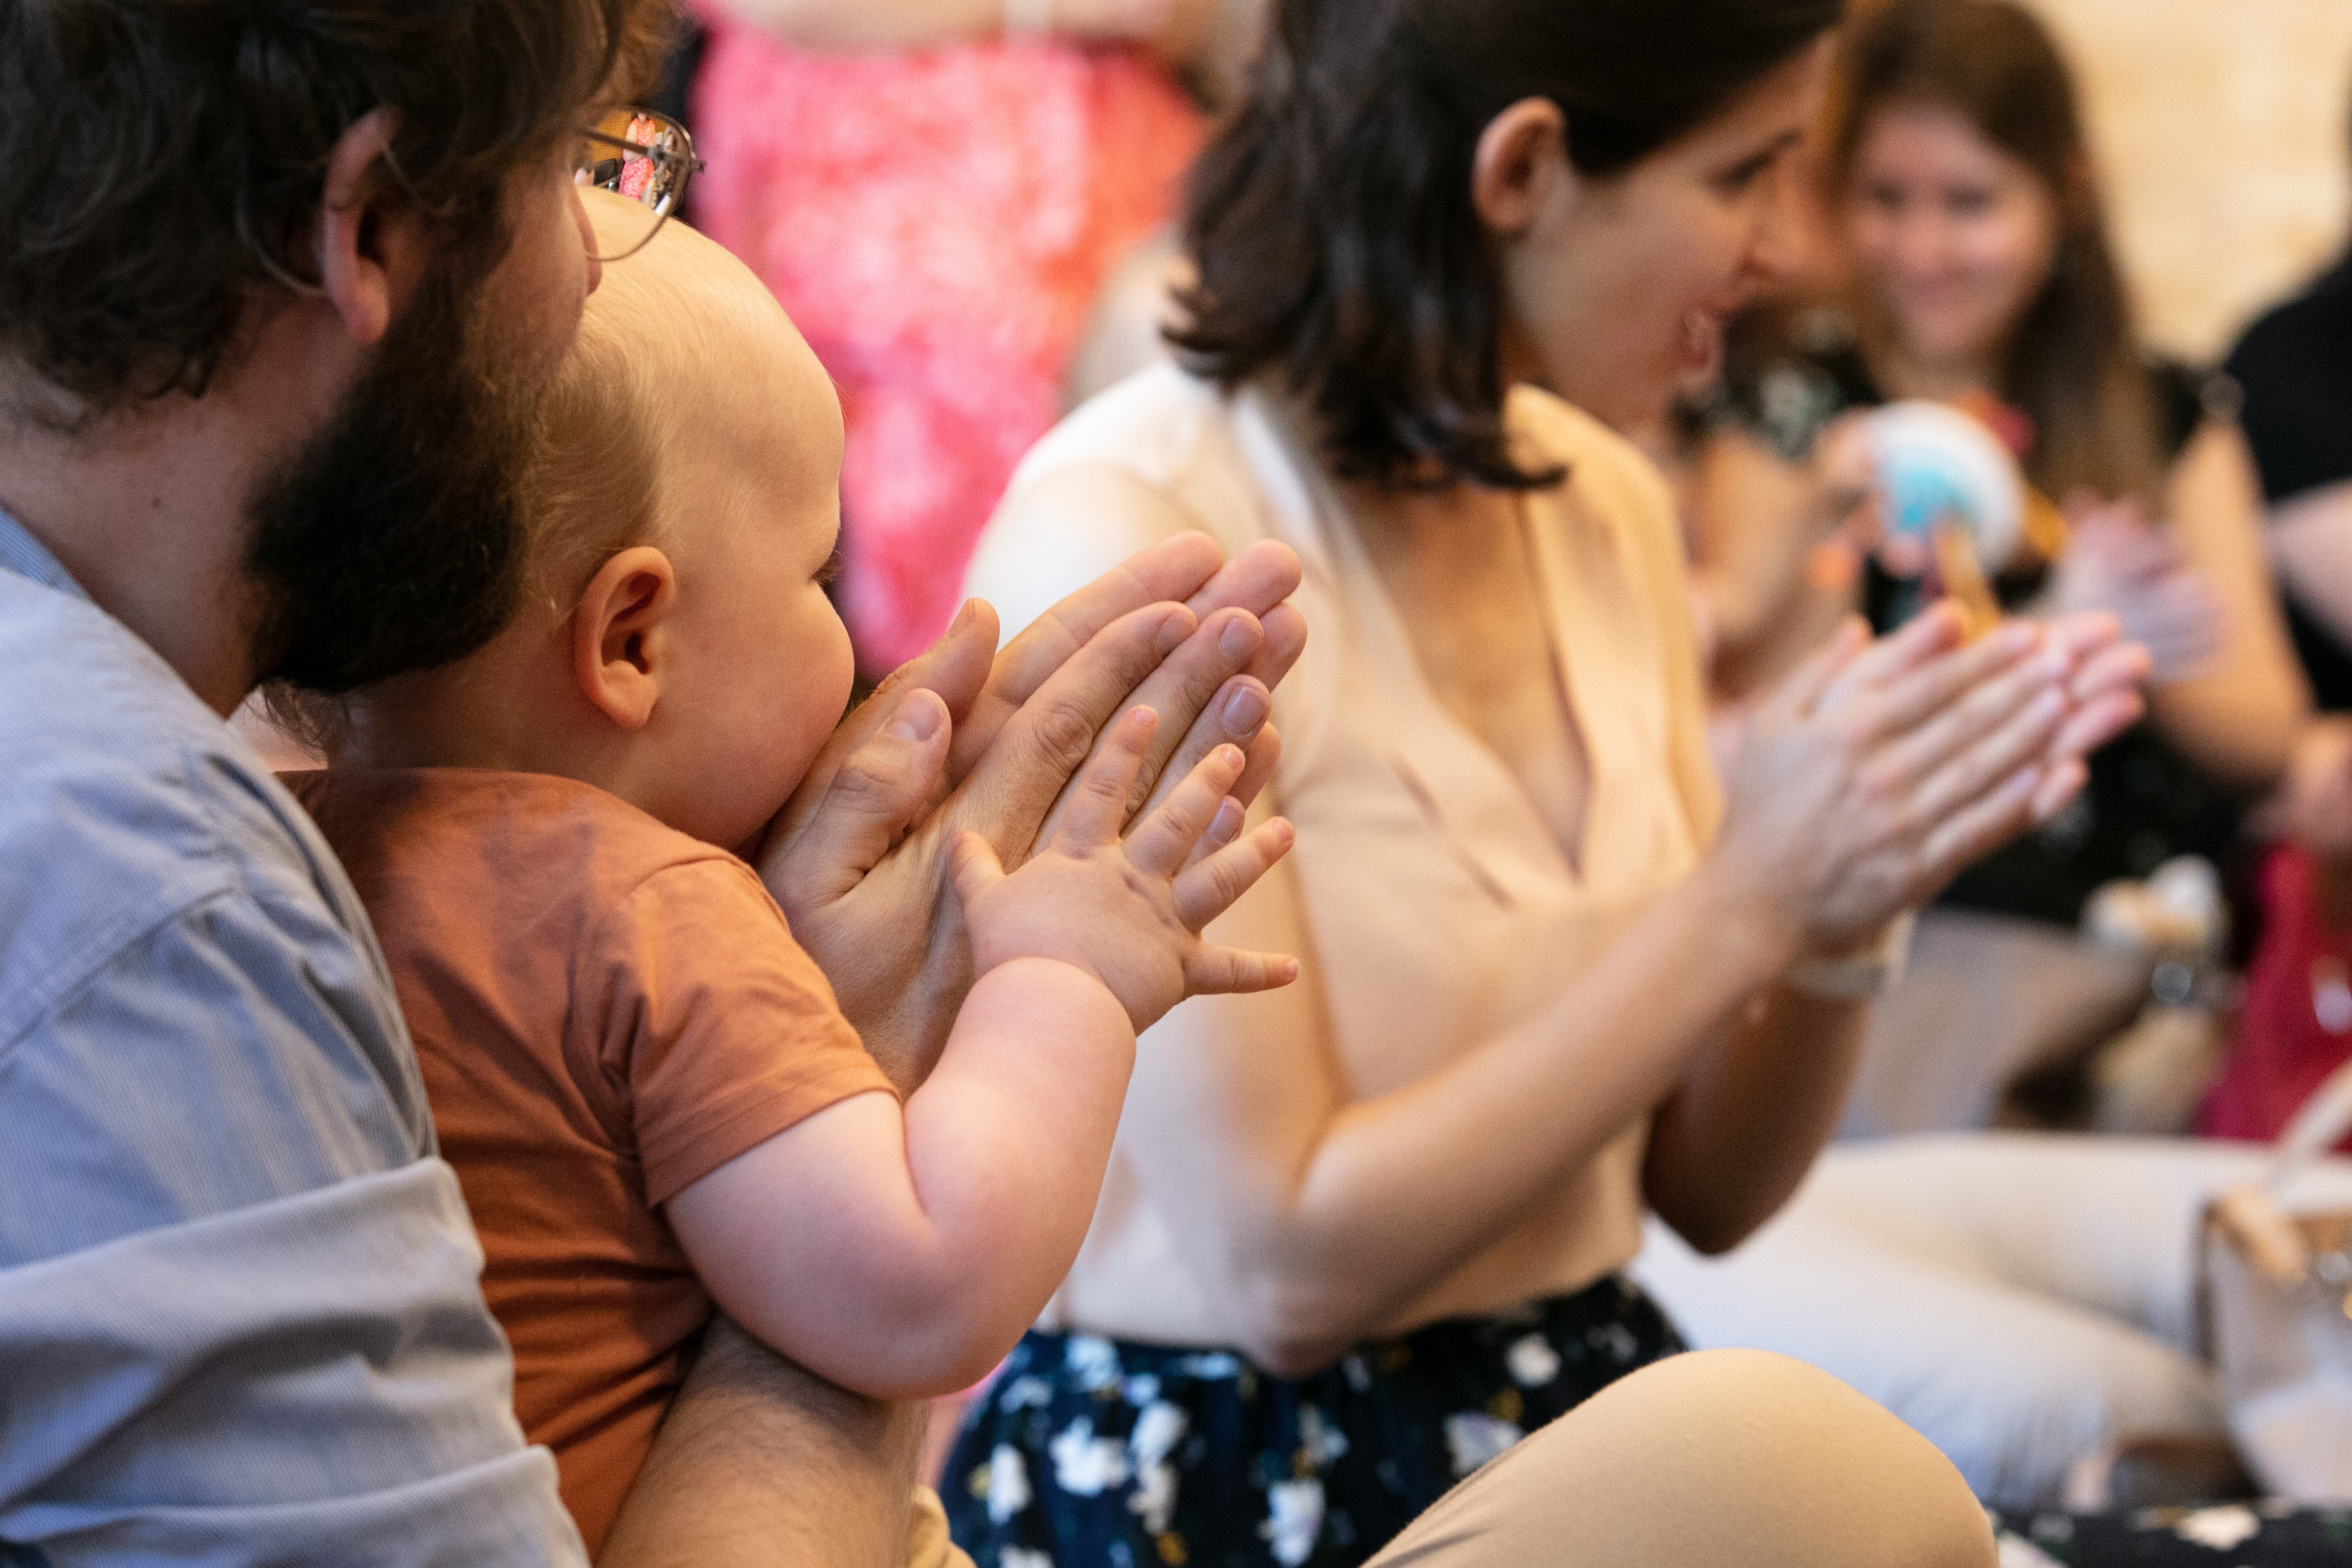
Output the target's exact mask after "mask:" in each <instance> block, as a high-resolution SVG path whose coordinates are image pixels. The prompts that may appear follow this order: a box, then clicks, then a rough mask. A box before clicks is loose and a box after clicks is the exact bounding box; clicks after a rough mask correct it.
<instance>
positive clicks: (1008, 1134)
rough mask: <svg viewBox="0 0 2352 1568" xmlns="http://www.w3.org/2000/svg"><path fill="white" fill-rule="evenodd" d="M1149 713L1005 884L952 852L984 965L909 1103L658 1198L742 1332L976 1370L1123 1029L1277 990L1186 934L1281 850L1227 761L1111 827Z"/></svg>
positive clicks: (1045, 1276)
mask: <svg viewBox="0 0 2352 1568" xmlns="http://www.w3.org/2000/svg"><path fill="white" fill-rule="evenodd" d="M1154 722H1155V721H1154V720H1153V719H1152V716H1151V714H1150V710H1145V709H1139V710H1135V711H1134V712H1132V713H1130V714H1129V716H1128V717H1127V718H1126V719H1124V720H1122V721H1120V723H1119V725H1118V728H1117V733H1116V736H1115V739H1114V743H1113V744H1112V745H1110V746H1109V747H1108V748H1106V750H1105V752H1104V753H1103V754H1102V756H1101V757H1099V758H1098V759H1097V761H1096V763H1094V764H1093V765H1092V766H1091V767H1090V768H1089V770H1088V773H1087V779H1086V784H1085V787H1084V789H1083V790H1082V792H1081V794H1082V795H1083V797H1084V798H1083V799H1082V800H1081V801H1080V802H1078V803H1076V804H1075V805H1074V806H1073V808H1072V809H1071V810H1070V812H1069V813H1068V815H1067V816H1066V820H1065V822H1064V825H1063V827H1062V829H1061V831H1060V833H1059V834H1058V835H1057V837H1055V842H1054V843H1053V845H1052V846H1051V847H1048V848H1046V849H1045V851H1044V852H1042V853H1040V854H1039V855H1037V856H1036V857H1035V858H1033V859H1032V860H1030V861H1029V862H1028V863H1027V864H1025V865H1024V866H1023V867H1022V868H1021V869H1020V870H1018V871H1016V872H1014V873H1013V874H1012V875H1011V876H1007V875H1005V873H1004V872H1003V868H1001V867H999V866H998V865H997V863H996V859H995V857H994V855H993V853H992V852H991V851H990V850H989V848H988V847H987V846H986V845H985V843H984V842H982V840H980V839H978V838H977V837H972V836H967V837H966V838H965V840H964V841H963V843H962V844H961V846H960V847H959V849H958V854H957V861H956V886H957V890H958V892H959V894H960V895H961V897H962V899H963V902H964V906H965V917H966V921H967V923H968V925H969V926H970V928H971V932H972V942H973V948H974V954H975V958H976V961H977V967H978V970H979V972H980V975H981V978H980V980H979V983H978V984H975V985H974V986H973V987H972V990H971V995H970V996H969V997H968V998H967V999H966V1001H965V1003H964V1005H963V1008H962V1011H961V1013H959V1014H958V1015H957V1017H956V1023H955V1027H954V1029H953V1031H952V1032H951V1033H950V1036H949V1037H948V1044H947V1047H946V1049H945V1051H944V1052H943V1053H942V1054H941V1056H940V1065H939V1067H938V1068H937V1070H935V1071H934V1072H933V1073H932V1075H931V1077H930V1079H929V1081H928V1082H926V1083H925V1084H924V1085H923V1087H922V1088H921V1089H918V1090H917V1091H916V1092H915V1094H914V1095H913V1096H912V1097H911V1098H910V1099H909V1100H908V1101H907V1103H906V1106H905V1108H904V1110H901V1109H900V1107H899V1105H898V1102H897V1101H896V1100H892V1099H890V1098H889V1097H887V1096H885V1095H879V1094H868V1095H861V1096H859V1097H857V1098H856V1099H853V1100H845V1101H843V1102H842V1103H841V1104H838V1105H835V1106H834V1107H832V1108H831V1109H829V1110H824V1111H821V1112H819V1113H818V1114H817V1115H815V1116H812V1117H810V1118H809V1119H807V1120H806V1121H802V1122H800V1123H799V1124H797V1125H796V1126H794V1127H793V1128H791V1129H789V1130H788V1131H784V1132H782V1133H781V1134H779V1135H778V1136H776V1137H774V1138H772V1139H770V1140H769V1141H768V1142H765V1143H762V1144H761V1145H760V1146H759V1147H758V1148H756V1149H753V1150H752V1151H751V1152H749V1153H747V1154H744V1155H743V1156H741V1157H740V1159H737V1160H734V1161H732V1162H730V1163H728V1164H726V1165H724V1166H721V1167H720V1168H719V1170H717V1171H714V1172H712V1173H710V1174H709V1175H708V1176H706V1177H704V1178H703V1179H702V1180H701V1181H699V1182H697V1183H695V1184H693V1185H692V1186H689V1187H688V1188H687V1189H686V1190H685V1191H683V1192H681V1193H680V1194H678V1195H677V1197H676V1198H674V1199H673V1200H671V1202H670V1204H669V1206H668V1213H669V1218H670V1222H671V1224H672V1225H673V1226H675V1227H676V1229H677V1235H678V1237H679V1240H680V1241H681V1242H682V1243H683V1244H684V1246H685V1247H686V1250H687V1254H688V1257H689V1258H691V1259H692V1260H693V1262H694V1266H695V1268H696V1270H697V1272H698V1273H699V1274H700V1275H701V1276H702V1279H703V1280H704V1282H705V1283H706V1284H707V1285H708V1286H709V1289H710V1291H711V1294H712V1295H713V1297H715V1298H716V1299H717V1300H718V1301H719V1305H720V1306H721V1307H722V1308H724V1309H725V1310H727V1312H728V1313H729V1314H730V1316H731V1317H733V1318H734V1319H735V1321H737V1322H739V1323H740V1324H741V1325H742V1326H743V1327H744V1328H745V1329H746V1330H748V1331H750V1332H751V1333H753V1334H755V1335H757V1336H758V1337H760V1338H761V1339H762V1340H764V1341H766V1342H768V1343H769V1344H770V1345H772V1346H773V1347H774V1348H775V1349H776V1350H777V1351H778V1352H780V1353H782V1354H783V1355H786V1356H789V1357H790V1358H792V1359H793V1360H794V1361H796V1362H798V1363H801V1364H802V1365H803V1366H806V1367H808V1368H809V1369H810V1370H811V1371H813V1372H815V1373H820V1374H822V1375H824V1376H825V1377H829V1378H831V1379H833V1380H834V1381H835V1382H836V1383H839V1384H842V1385H843V1386H844V1387H846V1388H851V1389H855V1390H856V1391H858V1392H860V1393H863V1394H872V1395H875V1396H877V1397H887V1398H908V1397H915V1396H919V1395H924V1394H940V1393H947V1392H950V1391H952V1390H954V1389H958V1388H961V1387H964V1386H966V1385H968V1384H972V1383H975V1382H977V1381H979V1379H980V1378H982V1376H985V1375H986V1374H987V1373H988V1372H989V1370H990V1369H991V1368H992V1367H993V1366H994V1365H995V1364H996V1363H997V1362H998V1361H999V1360H1001V1359H1002V1358H1003V1356H1004V1355H1005V1353H1006V1352H1009V1351H1010V1350H1011V1349H1012V1348H1013V1344H1014V1343H1015V1342H1018V1340H1019V1339H1020V1337H1021V1333H1022V1331H1023V1330H1024V1329H1025V1328H1027V1327H1028V1325H1029V1324H1030V1322H1031V1321H1034V1319H1035V1317H1036V1315H1037V1313H1038V1311H1039V1310H1042V1309H1043V1308H1044V1306H1045V1301H1046V1300H1047V1299H1048V1298H1049V1297H1050V1296H1051V1295H1052V1294H1053V1292H1054V1290H1055V1287H1056V1286H1058V1285H1059V1284H1060V1282H1061V1279H1062V1277H1063V1275H1064V1274H1066V1272H1067V1271H1068V1269H1069V1266H1070V1262H1071V1260H1072V1259H1073V1258H1076V1256H1077V1251H1078V1247H1079V1244H1080V1243H1081V1242H1083V1241H1084V1240H1085V1238H1086V1232H1087V1225H1088V1223H1089V1222H1090V1221H1091V1220H1092V1218H1093V1215H1094V1205H1095V1199H1096V1197H1097V1194H1099V1192H1100V1190H1101V1186H1102V1179H1103V1173H1104V1170H1105V1169H1106V1167H1107V1166H1108V1163H1109V1161H1110V1147H1111V1140H1112V1137H1113V1135H1114V1134H1115V1133H1116V1132H1117V1131H1118V1116H1119V1108H1120V1103H1121V1101H1122V1100H1123V1099H1124V1097H1125V1094H1126V1091H1127V1080H1128V1076H1129V1072H1130V1071H1131V1070H1132V1069H1133V1067H1134V1063H1135V1036H1136V1032H1137V1031H1138V1030H1139V1029H1140V1028H1142V1027H1144V1026H1147V1025H1149V1024H1150V1023H1152V1022H1153V1021H1155V1020H1156V1019H1157V1018H1158V1017H1159V1016H1160V1015H1161V1014H1163V1013H1165V1012H1166V1011H1167V1010H1168V1009H1169V1008H1170V1007H1171V1006H1173V1005H1175V1004H1176V1003H1177V1002H1179V1001H1181V1000H1182V999H1183V997H1184V996H1186V995H1188V994H1196V993H1200V992H1206V991H1240V990H1260V989H1265V988H1266V987H1268V986H1273V985H1281V984H1288V982H1289V981H1290V980H1291V979H1292V978H1294V977H1295V975H1296V973H1297V965H1296V963H1295V962H1294V961H1292V960H1289V959H1284V958H1274V957H1269V956H1266V955H1264V954H1255V953H1237V952H1227V951H1224V950H1222V949H1216V948H1212V947H1209V946H1206V945H1204V944H1203V943H1202V942H1201V940H1200V934H1199V933H1200V930H1201V928H1202V926H1204V925H1206V924H1207V923H1208V922H1209V921H1211V920H1213V919H1214V918H1215V917H1216V916H1217V915H1219V914H1221V913H1223V911H1224V910H1226V909H1227V908H1229V907H1231V905H1232V903H1233V901H1234V900H1235V899H1237V898H1239V897H1240V896H1241V894H1242V893H1243V891H1244V890H1245V889H1248V888H1249V887H1250V886H1251V885H1252V884H1254V883H1255V881H1256V880H1257V879H1258V878H1259V877H1261V876H1263V875H1264V874H1265V871H1266V869H1267V868H1269V867H1271V866H1272V865H1273V864H1274V863H1275V862H1276V860H1278V859H1280V858H1281V857H1282V855H1283V853H1284V852H1285V851H1286V849H1287V848H1288V847H1289V845H1290V831H1289V827H1288V825H1287V824H1285V823H1280V822H1275V823H1270V824H1268V825H1266V826H1264V827H1261V828H1259V829H1257V830H1256V831H1255V832H1254V833H1252V834H1250V835H1249V836H1248V837H1240V828H1241V826H1242V814H1241V810H1240V807H1239V806H1238V805H1236V804H1234V802H1232V801H1230V800H1229V799H1227V797H1226V791H1227V790H1228V789H1230V788H1231V787H1232V785H1233V784H1234V780H1235V779H1236V778H1238V777H1239V776H1240V773H1241V769H1242V765H1243V759H1242V755H1241V752H1239V751H1237V750H1235V749H1234V748H1232V747H1223V748H1221V749H1219V750H1218V751H1217V752H1213V753H1212V754H1211V755H1210V757H1209V758H1208V759H1207V760H1206V761H1204V762H1203V763H1202V764H1201V765H1200V767H1199V768H1197V769H1195V770H1194V772H1193V773H1192V777H1190V778H1189V779H1187V780H1186V781H1185V783H1184V784H1182V785H1181V786H1180V787H1179V788H1178V790H1177V791H1176V792H1175V793H1174V794H1173V795H1171V797H1170V798H1169V800H1168V802H1167V803H1166V805H1163V806H1162V807H1161V808H1160V810H1158V811H1156V812H1154V813H1152V814H1151V815H1150V816H1148V817H1146V818H1144V819H1143V821H1142V822H1140V823H1139V824H1138V825H1137V826H1136V829H1135V831H1134V832H1133V833H1132V834H1131V835H1129V837H1127V838H1125V839H1124V840H1122V839H1121V838H1120V837H1119V836H1118V834H1119V827H1120V825H1121V822H1122V820H1123V819H1124V817H1125V815H1126V805H1127V800H1128V795H1129V790H1130V789H1131V787H1132V785H1133V783H1134V780H1135V776H1136V770H1137V767H1138V765H1139V762H1140V759H1141V758H1142V756H1143V754H1144V751H1145V749H1146V747H1147V746H1148V745H1149V743H1150V735H1151V731H1152V729H1153V727H1154Z"/></svg>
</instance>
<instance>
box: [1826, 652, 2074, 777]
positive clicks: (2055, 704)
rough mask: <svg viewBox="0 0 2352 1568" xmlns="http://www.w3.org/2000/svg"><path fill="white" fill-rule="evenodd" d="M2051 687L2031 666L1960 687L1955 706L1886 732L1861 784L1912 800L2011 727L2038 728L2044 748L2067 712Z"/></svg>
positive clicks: (1934, 708) (1941, 705)
mask: <svg viewBox="0 0 2352 1568" xmlns="http://www.w3.org/2000/svg"><path fill="white" fill-rule="evenodd" d="M1958 657H1964V656H1956V658H1958ZM2054 681H2055V677H2054V676H2053V674H2052V673H2051V672H2050V671H2049V670H2048V669H2047V668H2043V667H2042V666H2041V665H2040V664H2039V663H2034V664H2029V665H2024V666H2020V667H2016V668H2011V669H2008V670H2004V671H2001V672H2000V673H1998V674H1995V675H1993V676H1992V677H1990V679H1977V680H1975V681H1970V682H1964V683H1961V684H1960V685H1959V686H1958V688H1957V689H1956V690H1957V699H1956V700H1945V701H1941V702H1937V703H1935V704H1932V705H1929V706H1927V707H1925V708H1924V709H1923V710H1921V711H1923V712H1924V713H1925V714H1926V715H1927V717H1925V718H1924V719H1923V720H1922V721H1920V722H1917V723H1915V724H1913V725H1911V726H1910V727H1909V728H1907V729H1905V728H1899V727H1897V728H1893V729H1890V730H1889V731H1887V735H1888V738H1887V739H1886V740H1885V742H1884V743H1883V744H1881V745H1880V746H1879V747H1878V748H1877V750H1876V751H1875V752H1873V753H1872V755H1871V757H1870V760H1869V762H1868V763H1865V764H1864V771H1863V778H1864V783H1865V784H1867V785H1868V786H1870V787H1871V788H1873V789H1874V790H1876V791H1879V792H1881V793H1882V794H1885V795H1904V794H1908V795H1913V796H1914V798H1915V799H1916V798H1917V795H1918V792H1919V787H1920V786H1921V785H1922V784H1924V783H1925V782H1926V781H1927V780H1929V779H1930V778H1933V777H1934V776H1936V775H1937V773H1940V772H1941V771H1942V770H1943V769H1945V768H1946V767H1947V766H1948V764H1950V763H1953V762H1955V761H1956V760H1960V759H1964V758H1965V757H1966V756H1967V755H1968V754H1969V752H1973V751H1975V750H1976V749H1977V748H1978V747H1979V745H1980V744H1981V743H1983V742H1987V741H1997V740H1998V739H2000V737H2002V736H2004V735H2005V734H2007V733H2008V731H2009V730H2010V727H2011V725H2012V724H2018V723H2024V724H2029V725H2032V726H2038V727H2039V728H2040V730H2041V731H2042V740H2043V741H2045V742H2046V741H2047V740H2048V738H2049V737H2050V736H2051V735H2053V734H2055V733H2056V732H2057V728H2058V725H2059V723H2060V722H2061V721H2063V719H2064V717H2065V714H2066V709H2067V704H2066V696H2065V693H2064V692H2063V690H2061V689H2059V688H2058V687H2057V686H2056V685H2055V683H2054ZM1942 809H1949V807H1948V805H1947V806H1944V807H1942Z"/></svg>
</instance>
